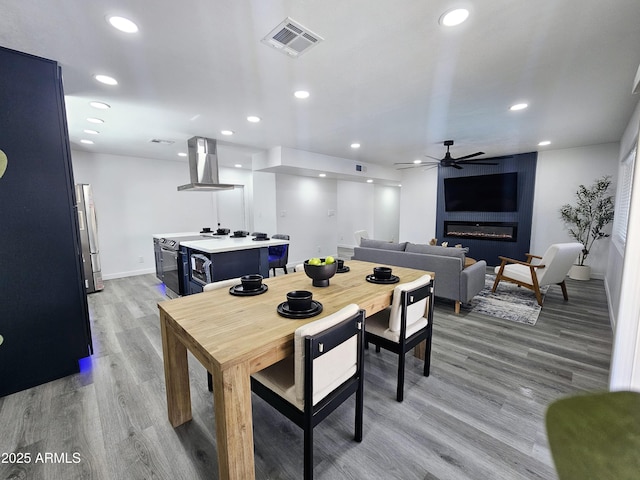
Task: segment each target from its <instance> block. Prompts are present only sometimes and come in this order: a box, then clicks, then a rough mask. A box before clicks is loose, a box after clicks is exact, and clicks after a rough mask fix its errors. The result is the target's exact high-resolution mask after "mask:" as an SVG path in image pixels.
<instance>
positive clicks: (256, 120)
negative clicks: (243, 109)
mask: <svg viewBox="0 0 640 480" xmlns="http://www.w3.org/2000/svg"><path fill="white" fill-rule="evenodd" d="M247 121H249V122H251V123H258V122H259V121H260V117H256V116H255V115H249V116H248V117H247Z"/></svg>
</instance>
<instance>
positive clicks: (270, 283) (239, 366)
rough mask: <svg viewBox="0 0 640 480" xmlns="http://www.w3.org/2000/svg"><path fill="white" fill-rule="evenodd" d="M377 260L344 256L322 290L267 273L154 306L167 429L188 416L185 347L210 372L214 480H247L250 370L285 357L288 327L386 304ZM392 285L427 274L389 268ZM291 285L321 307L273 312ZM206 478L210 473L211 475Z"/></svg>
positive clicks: (250, 465)
mask: <svg viewBox="0 0 640 480" xmlns="http://www.w3.org/2000/svg"><path fill="white" fill-rule="evenodd" d="M380 265H382V264H376V263H370V262H362V261H356V260H351V261H346V262H345V266H347V267H349V271H348V272H345V273H336V275H335V276H333V277H332V278H331V279H330V280H329V286H327V287H314V286H313V285H312V280H311V279H310V278H309V277H307V276H306V274H305V273H304V272H296V273H291V274H288V275H281V276H278V277H273V278H267V279H265V280H264V284H266V285H267V287H268V289H267V290H266V291H265V292H264V293H262V294H260V295H254V296H236V295H231V294H230V293H229V289H227V288H224V289H219V290H213V291H209V292H203V293H198V294H196V295H190V296H186V297H181V298H177V299H174V300H168V301H164V302H160V303H158V308H159V311H160V327H161V331H162V350H163V358H164V372H165V382H166V395H167V410H168V415H169V422H170V423H171V425H172V426H173V427H177V426H179V425H182V424H183V423H185V422H188V421H189V420H191V418H192V414H191V397H190V391H189V370H188V360H187V351H189V352H191V353H192V354H193V356H194V357H195V358H196V359H198V361H200V362H201V363H202V365H203V366H204V367H205V368H206V369H207V370H208V371H209V372H210V373H211V374H212V376H213V403H214V412H215V419H216V443H217V450H218V466H219V478H220V479H221V480H225V479H237V480H251V479H254V478H255V467H254V453H253V419H252V412H251V383H250V375H251V374H252V373H253V372H257V371H259V370H262V369H263V368H265V367H268V366H269V365H272V364H274V363H276V362H278V361H280V360H282V359H283V358H285V357H287V356H288V355H292V354H293V336H294V332H295V330H296V329H297V328H298V327H300V326H301V325H304V324H305V323H308V322H312V321H314V320H318V319H319V318H322V317H324V316H327V315H330V314H332V313H334V312H336V311H338V310H340V309H341V308H343V307H345V306H346V305H348V304H351V303H355V304H357V305H358V306H359V307H360V308H362V309H364V310H365V311H366V315H367V316H369V315H372V314H373V313H376V312H378V311H380V310H383V309H384V308H386V307H387V306H389V305H390V304H391V296H392V292H393V289H394V288H395V286H396V285H397V284H398V283H388V284H377V283H371V282H369V281H367V280H366V277H367V275H369V274H372V273H373V267H376V266H380ZM391 268H392V269H393V272H392V273H393V275H395V276H397V277H399V282H400V283H405V282H410V281H413V280H416V279H418V278H419V277H421V276H422V275H425V274H427V273H429V274H431V275H432V276H433V273H432V272H425V271H424V270H416V269H412V268H403V267H397V266H391ZM292 290H308V291H311V292H312V293H313V299H314V300H316V301H318V302H320V303H321V304H322V306H323V309H322V312H321V313H320V314H319V315H317V316H314V317H311V318H307V319H290V318H285V317H283V316H281V315H280V314H279V313H278V312H277V307H278V305H279V304H281V303H282V302H284V301H286V294H287V292H290V291H292ZM212 477H213V475H212Z"/></svg>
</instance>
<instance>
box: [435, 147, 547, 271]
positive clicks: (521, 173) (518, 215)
mask: <svg viewBox="0 0 640 480" xmlns="http://www.w3.org/2000/svg"><path fill="white" fill-rule="evenodd" d="M537 158H538V154H537V152H530V153H522V154H518V155H514V156H513V157H511V158H501V159H499V160H494V159H486V160H487V161H490V162H495V163H498V165H495V166H492V165H465V166H464V168H463V169H462V170H458V169H455V168H443V167H439V172H438V210H437V215H436V238H437V239H438V245H440V244H441V243H442V242H449V246H454V245H456V244H459V243H461V244H462V245H463V246H464V247H469V253H468V256H469V257H471V258H475V259H476V260H486V261H487V264H488V265H499V264H500V260H499V259H498V256H505V257H510V258H515V259H519V260H525V259H526V257H525V255H526V254H527V253H529V247H530V242H531V221H532V217H533V197H534V190H535V181H536V162H537ZM483 160H484V159H483ZM507 172H517V173H518V211H516V212H447V211H445V206H444V179H445V178H450V177H464V176H471V175H490V174H494V173H507ZM445 221H447V222H452V221H454V222H455V221H458V222H489V223H490V222H508V223H514V222H515V223H517V224H518V227H517V239H516V241H515V242H505V241H499V240H491V239H475V238H468V239H467V238H457V237H447V236H445V234H444V232H445V230H444V222H445Z"/></svg>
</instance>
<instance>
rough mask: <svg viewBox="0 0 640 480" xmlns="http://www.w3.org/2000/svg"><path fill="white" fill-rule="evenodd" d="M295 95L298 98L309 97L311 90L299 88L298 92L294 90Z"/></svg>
mask: <svg viewBox="0 0 640 480" xmlns="http://www.w3.org/2000/svg"><path fill="white" fill-rule="evenodd" d="M293 95H294V96H295V97H296V98H309V92H307V91H306V90H298V91H297V92H294V93H293Z"/></svg>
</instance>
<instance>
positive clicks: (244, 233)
mask: <svg viewBox="0 0 640 480" xmlns="http://www.w3.org/2000/svg"><path fill="white" fill-rule="evenodd" d="M233 234H234V235H235V236H236V237H246V236H247V235H248V234H249V232H247V231H246V230H236V231H234V232H233Z"/></svg>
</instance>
